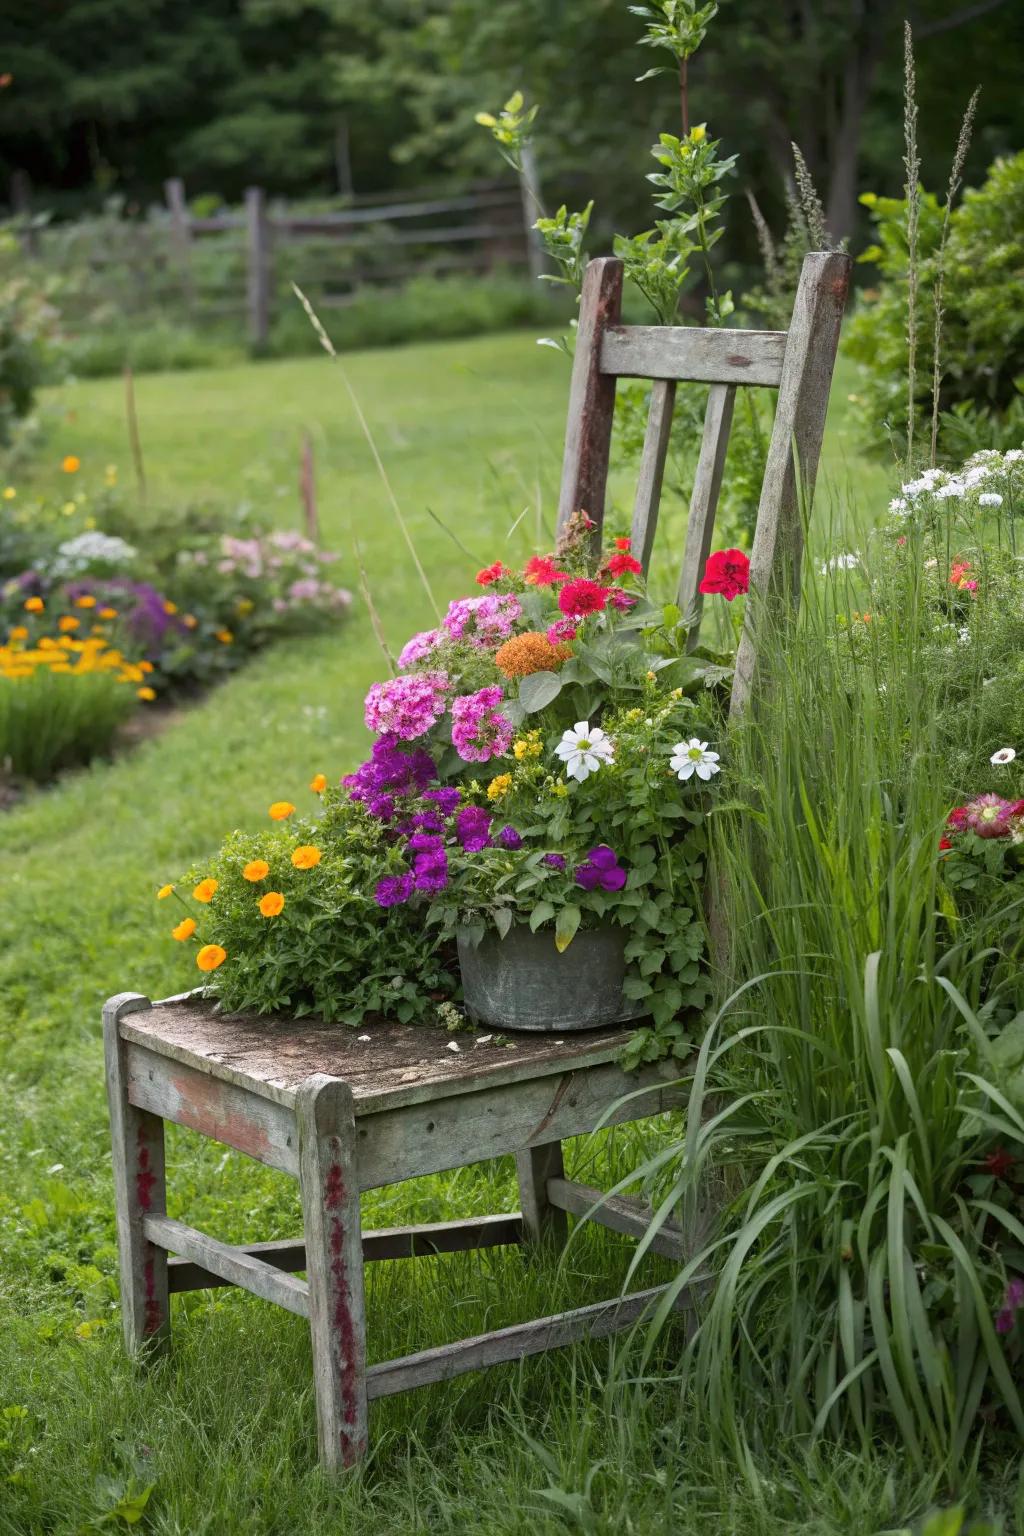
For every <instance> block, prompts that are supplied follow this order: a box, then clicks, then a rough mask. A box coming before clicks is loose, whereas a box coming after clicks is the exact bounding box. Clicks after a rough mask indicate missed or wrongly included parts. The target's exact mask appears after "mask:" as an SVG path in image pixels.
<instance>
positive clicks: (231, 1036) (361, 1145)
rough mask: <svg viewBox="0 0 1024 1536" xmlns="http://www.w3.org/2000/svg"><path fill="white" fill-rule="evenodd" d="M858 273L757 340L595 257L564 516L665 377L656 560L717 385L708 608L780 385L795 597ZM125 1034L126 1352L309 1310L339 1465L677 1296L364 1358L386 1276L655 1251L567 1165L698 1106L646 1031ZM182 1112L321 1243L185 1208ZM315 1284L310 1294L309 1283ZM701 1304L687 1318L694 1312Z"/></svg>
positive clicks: (232, 1020) (651, 507) (705, 511)
mask: <svg viewBox="0 0 1024 1536" xmlns="http://www.w3.org/2000/svg"><path fill="white" fill-rule="evenodd" d="M849 267H850V263H849V259H848V258H847V257H846V256H844V255H841V254H816V255H811V256H808V257H807V258H806V260H805V262H804V267H803V273H802V276H801V280H800V286H799V291H798V293H797V298H796V305H795V309H794V314H793V322H792V325H791V327H790V330H789V331H788V332H757V331H732V330H697V329H693V328H674V327H673V328H660V327H659V328H650V327H641V326H622V325H620V324H619V301H620V296H621V289H622V266H621V263H620V262H618V261H615V260H610V259H609V260H599V261H593V262H591V264H590V266H589V268H588V270H587V274H586V282H585V285H584V291H583V300H582V304H581V309H580V322H579V335H578V341H577V350H576V358H575V364H574V368H573V376H572V387H571V395H570V403H569V419H568V430H567V436H566V447H565V463H564V474H563V479H562V491H561V501H560V507H559V518H560V521H563V522H564V520H565V519H566V518H567V517H568V516H569V515H571V513H573V512H574V511H575V510H576V509H578V508H583V509H585V510H586V511H587V512H588V513H589V514H590V516H591V517H592V518H593V519H594V520H595V521H596V523H597V524H598V525H599V526H600V523H601V519H602V515H603V510H604V498H605V484H606V479H607V474H608V458H609V446H610V440H611V425H612V411H613V406H614V396H615V381H616V378H618V377H623V376H628V377H634V378H636V377H639V378H648V379H652V380H653V381H654V384H653V392H652V399H651V409H650V419H649V424H648V428H647V438H646V443H645V448H644V453H643V460H642V466H641V471H640V478H639V487H638V490H637V495H636V506H635V512H634V520H633V533H634V541H635V544H634V547H635V548H636V549H637V550H638V551H640V553H641V554H642V557H643V559H644V563H645V565H646V562H647V558H648V557H649V555H650V550H651V544H652V541H653V538H654V531H655V523H656V519H657V513H658V504H659V499H660V492H661V482H662V474H663V470H664V465H665V456H666V451H667V447H668V437H669V428H670V425H671V417H672V409H673V402H674V395H675V388H676V384H677V382H680V381H686V380H694V381H698V382H702V383H707V384H710V386H711V388H710V392H709V400H708V407H707V417H706V421H705V426H704V436H703V443H702V447H701V453H700V462H699V467H698V471H697V477H696V485H695V489H694V492H693V498H692V504H691V509H690V518H689V526H688V531H687V538H686V549H685V552H684V557H683V568H682V576H681V580H680V606H681V607H682V608H683V609H684V610H689V609H696V607H697V605H698V603H699V595H698V592H697V586H698V582H699V578H700V573H701V571H702V570H703V567H704V563H705V561H706V559H707V555H708V551H709V549H710V543H711V537H712V531H713V527H714V517H715V507H716V503H717V498H718V491H719V486H720V484H721V478H722V468H723V462H724V457H725V449H726V443H727V439H728V434H729V427H730V423H731V418H732V411H733V401H734V398H735V392H736V389H737V387H739V386H742V385H761V386H764V385H767V386H774V387H777V388H778V391H779V397H778V405H777V410H776V417H775V427H774V432H773V436H772V440H771V449H770V453H769V457H768V468H767V472H766V475H765V481H764V488H763V492H762V497H761V503H760V511H759V514H758V521H757V529H756V534H755V539H754V548H753V554H752V562H751V577H752V580H753V582H754V583H755V584H756V585H757V586H758V588H760V589H762V590H763V591H765V592H770V591H771V590H773V589H779V590H782V589H788V588H790V587H793V586H795V583H794V582H793V580H792V572H793V569H794V564H795V562H798V561H799V557H800V551H801V522H800V515H799V508H798V504H797V502H798V496H797V490H798V487H797V478H798V477H797V467H796V466H797V462H798V463H799V474H800V477H802V481H803V486H804V488H805V492H806V493H809V490H810V488H811V486H812V485H813V480H814V471H815V468H816V465H817V460H818V454H819V450H820V446H821V439H822V433H823V430H824V423H825V410H826V405H827V401H828V392H829V385H830V380H831V375H832V368H833V364H834V360H835V353H836V346H837V342H838V335H839V324H840V319H841V316H842V311H843V307H844V303H845V299H846V290H847V282H848V278H849ZM749 611H750V610H749V609H748V612H749ZM756 639H757V636H756V625H755V624H754V623H753V622H748V624H747V626H746V629H745V632H744V636H743V640H742V645H741V650H740V657H739V666H738V670H737V675H736V680H735V687H734V696H733V703H734V708H741V707H742V706H743V704H744V703H745V702H746V700H747V698H748V696H749V692H750V686H751V681H752V679H753V676H754V663H755V659H756ZM104 1033H105V1045H106V1059H107V1081H108V1091H109V1098H110V1117H111V1131H112V1137H113V1170H114V1183H115V1192H116V1200H117V1223H118V1241H119V1251H120V1267H121V1296H122V1310H123V1317H124V1330H125V1337H126V1340H127V1343H128V1346H129V1347H130V1348H131V1349H133V1350H136V1349H141V1348H142V1346H145V1347H146V1350H147V1352H149V1351H153V1350H158V1349H160V1348H161V1347H164V1346H166V1344H167V1343H168V1340H169V1334H170V1307H169V1296H170V1293H172V1292H175V1291H192V1290H197V1289H202V1288H205V1287H211V1286H218V1285H235V1286H240V1287H242V1289H244V1290H248V1291H251V1292H252V1293H253V1294H254V1295H256V1296H260V1297H263V1298H264V1299H265V1300H268V1301H273V1302H276V1303H277V1305H278V1306H281V1307H284V1308H286V1309H287V1310H288V1311H290V1312H295V1313H298V1314H299V1316H301V1317H306V1318H308V1319H309V1324H310V1330H311V1334H312V1347H313V1372H314V1379H315V1388H316V1404H317V1418H318V1424H319V1442H320V1456H321V1460H322V1462H323V1464H324V1465H325V1466H326V1467H327V1468H331V1469H337V1468H341V1467H345V1466H349V1465H351V1464H353V1463H354V1462H356V1461H358V1459H359V1458H360V1457H361V1456H362V1455H363V1453H364V1452H365V1450H366V1446H367V1405H368V1403H369V1402H370V1401H372V1400H373V1399H374V1398H377V1397H382V1396H386V1395H388V1394H390V1393H394V1392H402V1391H406V1390H408V1389H409V1388H411V1387H417V1386H421V1385H423V1384H424V1383H427V1382H434V1381H442V1380H445V1379H447V1378H449V1377H451V1376H455V1375H458V1374H459V1373H461V1372H463V1371H470V1370H477V1369H479V1368H481V1367H483V1366H488V1365H493V1364H496V1363H498V1362H500V1361H507V1360H513V1359H519V1358H521V1357H523V1356H526V1355H529V1354H533V1353H536V1352H538V1351H541V1350H546V1349H552V1348H555V1347H557V1346H559V1345H564V1344H567V1343H569V1342H571V1341H572V1340H575V1339H579V1338H582V1337H585V1336H589V1337H595V1336H601V1335H605V1334H610V1333H613V1332H615V1331H617V1330H619V1329H622V1328H626V1327H629V1326H631V1325H632V1324H633V1323H634V1322H635V1321H636V1319H637V1318H638V1317H640V1316H641V1315H642V1314H643V1312H644V1311H645V1309H646V1308H647V1307H648V1306H650V1305H651V1303H652V1302H653V1301H654V1299H655V1298H656V1297H657V1296H658V1294H659V1293H660V1292H659V1289H658V1288H656V1289H653V1290H646V1291H641V1292H638V1293H634V1294H631V1295H628V1296H626V1297H618V1298H615V1299H613V1300H609V1301H607V1302H602V1303H599V1304H597V1305H592V1306H586V1307H582V1308H578V1309H576V1310H574V1311H571V1312H565V1313H562V1314H559V1315H556V1316H551V1317H542V1318H538V1319H536V1320H534V1321H532V1322H527V1323H522V1324H519V1325H517V1326H515V1327H511V1328H504V1329H500V1330H499V1331H497V1332H494V1333H487V1334H483V1335H482V1336H480V1337H478V1338H472V1339H464V1340H461V1341H460V1342H458V1343H453V1344H445V1345H442V1346H440V1347H438V1348H433V1349H424V1350H423V1351H422V1352H420V1353H418V1354H413V1355H409V1356H406V1357H405V1358H403V1359H399V1360H391V1361H387V1362H385V1363H383V1364H379V1365H372V1366H369V1367H367V1365H366V1354H365V1317H364V1309H363V1266H364V1265H365V1264H366V1263H367V1262H370V1261H373V1260H379V1259H399V1258H411V1257H414V1256H415V1255H417V1254H436V1253H445V1252H451V1251H454V1250H457V1249H465V1248H477V1247H487V1246H493V1245H496V1244H507V1243H518V1242H521V1241H525V1242H537V1241H539V1240H541V1239H547V1240H549V1241H552V1242H555V1243H561V1242H563V1241H564V1240H565V1238H566V1235H567V1222H566V1213H571V1214H573V1215H576V1216H580V1215H584V1214H587V1213H588V1212H589V1213H590V1214H591V1215H592V1217H593V1219H594V1220H597V1221H600V1222H603V1223H604V1224H605V1225H606V1226H609V1227H611V1228H613V1229H614V1230H615V1231H618V1232H623V1233H627V1234H630V1235H634V1236H639V1235H640V1234H641V1233H642V1232H643V1231H644V1230H645V1229H646V1224H647V1223H646V1219H645V1212H644V1210H643V1208H642V1207H641V1206H640V1205H639V1203H637V1202H632V1201H628V1200H623V1199H613V1200H608V1201H607V1202H606V1203H605V1204H603V1205H601V1206H600V1207H599V1208H598V1209H597V1210H593V1209H592V1208H593V1207H594V1205H595V1202H596V1201H597V1200H598V1199H599V1196H598V1193H597V1191H595V1190H591V1189H589V1188H587V1187H586V1186H583V1185H580V1184H578V1183H575V1182H573V1181H571V1180H568V1179H566V1177H565V1171H564V1168H563V1164H562V1141H563V1140H564V1139H565V1138H566V1137H570V1136H578V1135H581V1134H584V1133H587V1132H590V1131H592V1130H594V1129H595V1128H596V1127H597V1126H598V1125H600V1124H612V1123H616V1122H623V1121H627V1120H636V1119H640V1118H642V1117H644V1116H648V1115H653V1114H657V1113H659V1112H660V1111H662V1110H664V1109H666V1108H669V1107H671V1106H674V1105H679V1104H681V1103H682V1102H683V1101H684V1099H685V1094H684V1093H683V1091H682V1090H681V1088H680V1086H679V1081H678V1080H679V1075H680V1074H679V1067H678V1064H675V1065H662V1066H655V1067H649V1068H646V1069H644V1070H642V1071H641V1072H639V1073H637V1074H627V1073H625V1072H624V1071H622V1070H621V1068H620V1067H619V1066H618V1065H616V1057H617V1054H618V1052H619V1050H620V1048H621V1046H622V1044H623V1043H624V1041H625V1040H626V1038H627V1033H626V1031H623V1030H619V1029H610V1030H609V1029H605V1030H597V1031H591V1032H587V1033H583V1034H579V1035H576V1036H572V1035H569V1036H567V1037H566V1038H564V1039H560V1040H554V1039H551V1038H549V1037H545V1036H536V1035H528V1036H520V1037H518V1039H517V1042H516V1044H517V1048H516V1049H515V1050H514V1051H508V1050H504V1049H499V1048H488V1047H486V1046H480V1047H477V1048H475V1049H473V1050H472V1051H470V1050H465V1051H463V1052H462V1053H460V1054H458V1055H455V1054H453V1053H451V1052H449V1051H448V1050H447V1049H446V1043H447V1037H446V1036H445V1035H444V1034H443V1033H442V1032H441V1031H440V1030H437V1029H430V1028H414V1027H411V1026H403V1025H398V1024H391V1023H381V1024H380V1025H378V1026H375V1027H374V1028H373V1030H372V1037H371V1039H370V1040H369V1042H366V1041H360V1040H357V1039H356V1038H355V1037H354V1036H353V1034H352V1033H351V1032H350V1031H346V1030H345V1029H344V1028H339V1027H336V1026H330V1027H328V1026H325V1025H323V1024H321V1023H318V1022H317V1021H315V1020H312V1021H311V1020H309V1019H301V1020H295V1019H289V1018H252V1017H231V1016H227V1015H224V1014H221V1013H218V1012H217V1011H216V1010H215V1009H214V1008H213V1006H212V1005H211V1004H210V1003H209V1002H207V1001H204V999H203V997H202V994H201V993H193V994H188V995H186V996H184V997H178V998H170V999H167V1000H166V1001H164V1002H158V1003H150V1001H149V1000H148V999H147V998H145V997H142V996H140V995H138V994H136V993H130V992H129V993H122V994H120V995H119V996H117V997H114V998H111V1000H110V1001H109V1002H108V1003H107V1005H106V1007H105V1009H104ZM627 1096H628V1097H627ZM166 1120H170V1121H173V1122H175V1123H176V1124H179V1125H184V1126H188V1127H190V1128H191V1129H193V1130H195V1131H199V1132H201V1133H202V1134H203V1135H204V1136H209V1137H212V1138H213V1139H214V1140H216V1141H218V1142H221V1143H223V1144H225V1145H226V1146H228V1147H232V1148H235V1149H237V1150H238V1151H241V1152H245V1153H247V1154H248V1156H250V1157H252V1158H255V1159H256V1160H257V1161H258V1162H261V1163H266V1164H268V1165H269V1166H270V1167H272V1168H280V1169H283V1170H284V1171H285V1172H287V1173H290V1174H292V1175H294V1176H295V1177H296V1178H297V1179H298V1181H299V1186H300V1192H301V1201H302V1210H303V1225H304V1236H303V1238H302V1239H301V1240H295V1241H291V1242H271V1243H254V1244H252V1245H250V1246H248V1247H244V1248H241V1247H234V1246H231V1245H229V1244H227V1243H223V1242H220V1241H218V1240H216V1239H215V1238H213V1237H210V1236H208V1235H207V1234H205V1233H203V1232H200V1231H198V1230H197V1229H196V1228H194V1227H191V1226H187V1225H185V1224H184V1223H183V1222H181V1221H178V1220H175V1219H173V1218H172V1217H170V1216H168V1215H167V1203H166V1184H165V1172H164V1122H165V1121H166ZM502 1153H514V1154H515V1157H516V1163H517V1169H518V1177H519V1188H520V1193H521V1204H522V1210H521V1212H519V1213H516V1214H515V1215H511V1216H487V1217H483V1218H476V1219H472V1220H468V1221H459V1220H452V1221H446V1222H442V1223H438V1224H434V1225H430V1226H411V1227H399V1228H394V1229H390V1230H386V1231H368V1232H363V1231H362V1228H361V1224H360V1209H359V1196H360V1192H361V1191H362V1190H367V1189H373V1188H376V1187H378V1186H381V1185H386V1184H393V1183H398V1182H400V1181H402V1180H405V1179H411V1178H414V1177H417V1176H418V1175H421V1174H428V1173H436V1172H440V1171H441V1170H443V1169H448V1168H455V1167H461V1166H463V1165H465V1164H468V1163H472V1162H477V1161H480V1160H482V1159H484V1158H489V1157H494V1156H496V1155H498V1154H502ZM652 1246H653V1248H654V1249H655V1251H657V1252H659V1253H662V1254H666V1255H668V1256H669V1257H673V1258H680V1257H682V1256H683V1255H684V1254H685V1253H686V1251H687V1240H686V1234H684V1233H683V1232H681V1231H679V1230H677V1229H675V1228H669V1227H666V1228H663V1229H662V1230H661V1232H660V1233H659V1235H658V1237H657V1240H656V1241H655V1242H654V1243H653V1244H652ZM171 1254H174V1255H176V1257H174V1258H170V1257H169V1255H171ZM299 1272H304V1273H305V1275H306V1277H307V1278H306V1279H305V1280H301V1279H299V1278H297V1275H298V1273H299ZM681 1304H682V1305H683V1306H684V1307H685V1306H687V1305H689V1304H690V1302H689V1300H688V1298H687V1297H685V1296H684V1297H683V1298H682V1301H681Z"/></svg>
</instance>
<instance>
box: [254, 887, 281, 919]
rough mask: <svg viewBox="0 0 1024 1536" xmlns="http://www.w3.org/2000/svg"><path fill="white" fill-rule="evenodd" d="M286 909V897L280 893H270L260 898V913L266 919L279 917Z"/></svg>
mask: <svg viewBox="0 0 1024 1536" xmlns="http://www.w3.org/2000/svg"><path fill="white" fill-rule="evenodd" d="M283 909H284V897H283V896H282V895H281V892H280V891H268V892H267V894H266V895H265V896H261V897H260V911H261V912H262V913H263V916H264V917H277V915H278V913H280V912H281V911H283Z"/></svg>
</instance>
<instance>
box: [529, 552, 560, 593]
mask: <svg viewBox="0 0 1024 1536" xmlns="http://www.w3.org/2000/svg"><path fill="white" fill-rule="evenodd" d="M523 576H524V578H525V579H526V580H527V581H528V582H529V583H530V585H531V586H533V587H553V586H555V584H556V583H557V582H559V581H568V579H569V573H568V572H567V571H560V570H559V569H558V566H557V565H556V564H555V561H554V559H553V558H552V556H551V555H531V556H530V558H529V560H527V562H526V564H525V566H524V567H523Z"/></svg>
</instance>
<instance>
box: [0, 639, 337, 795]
mask: <svg viewBox="0 0 1024 1536" xmlns="http://www.w3.org/2000/svg"><path fill="white" fill-rule="evenodd" d="M7 638H8V639H9V640H27V639H28V630H27V629H26V628H25V626H24V624H15V626H14V628H13V629H12V630H11V632H10V634H9V635H8V637H7ZM320 777H321V778H323V775H322V774H321V775H320ZM324 782H325V783H326V782H327V781H326V780H324Z"/></svg>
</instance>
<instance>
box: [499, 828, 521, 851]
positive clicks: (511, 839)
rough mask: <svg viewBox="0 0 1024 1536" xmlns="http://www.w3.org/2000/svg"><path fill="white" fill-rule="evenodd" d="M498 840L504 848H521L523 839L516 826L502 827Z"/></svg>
mask: <svg viewBox="0 0 1024 1536" xmlns="http://www.w3.org/2000/svg"><path fill="white" fill-rule="evenodd" d="M498 842H499V843H500V844H501V846H502V847H503V848H513V849H514V848H521V847H522V846H523V840H522V838H521V837H520V836H519V833H518V832H517V831H516V829H515V827H502V829H501V831H500V832H499V833H498Z"/></svg>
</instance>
